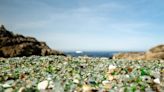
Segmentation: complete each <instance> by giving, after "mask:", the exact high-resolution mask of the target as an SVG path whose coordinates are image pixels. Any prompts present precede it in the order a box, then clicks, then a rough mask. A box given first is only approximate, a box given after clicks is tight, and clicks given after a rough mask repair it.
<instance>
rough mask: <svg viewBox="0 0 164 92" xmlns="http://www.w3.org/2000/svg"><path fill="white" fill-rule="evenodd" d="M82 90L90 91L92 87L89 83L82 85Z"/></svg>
mask: <svg viewBox="0 0 164 92" xmlns="http://www.w3.org/2000/svg"><path fill="white" fill-rule="evenodd" d="M82 90H83V91H82V92H90V91H91V90H92V88H91V87H90V86H89V85H83V87H82Z"/></svg>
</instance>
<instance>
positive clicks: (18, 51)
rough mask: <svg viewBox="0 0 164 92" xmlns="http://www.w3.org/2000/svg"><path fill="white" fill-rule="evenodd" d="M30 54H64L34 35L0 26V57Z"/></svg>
mask: <svg viewBox="0 0 164 92" xmlns="http://www.w3.org/2000/svg"><path fill="white" fill-rule="evenodd" d="M31 55H41V56H45V55H64V54H63V53H62V52H59V51H56V50H52V49H51V48H49V47H48V46H47V45H46V43H45V42H40V41H38V40H36V39H35V38H34V37H25V36H23V35H19V34H14V33H12V32H11V31H8V30H7V29H6V28H5V27H4V26H3V25H1V27H0V57H5V58H8V57H17V56H18V57H21V56H31Z"/></svg>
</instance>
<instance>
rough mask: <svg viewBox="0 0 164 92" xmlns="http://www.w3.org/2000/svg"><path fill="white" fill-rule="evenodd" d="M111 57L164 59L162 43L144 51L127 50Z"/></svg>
mask: <svg viewBox="0 0 164 92" xmlns="http://www.w3.org/2000/svg"><path fill="white" fill-rule="evenodd" d="M113 59H128V60H154V59H164V45H158V46H155V47H153V48H151V49H150V50H148V51H146V52H127V53H118V54H115V55H113Z"/></svg>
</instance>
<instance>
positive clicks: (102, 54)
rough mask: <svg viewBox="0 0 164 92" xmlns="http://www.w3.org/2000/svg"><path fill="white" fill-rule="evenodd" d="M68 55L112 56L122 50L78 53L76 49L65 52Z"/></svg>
mask: <svg viewBox="0 0 164 92" xmlns="http://www.w3.org/2000/svg"><path fill="white" fill-rule="evenodd" d="M64 53H65V54H67V55H71V56H74V57H78V56H89V57H108V58H111V57H112V56H113V55H114V54H117V53H120V51H83V52H82V53H77V52H75V51H69V52H64Z"/></svg>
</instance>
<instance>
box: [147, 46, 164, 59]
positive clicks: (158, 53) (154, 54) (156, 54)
mask: <svg viewBox="0 0 164 92" xmlns="http://www.w3.org/2000/svg"><path fill="white" fill-rule="evenodd" d="M146 59H149V60H151V59H164V45H158V46H156V47H153V48H151V49H150V50H149V51H147V52H146Z"/></svg>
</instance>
